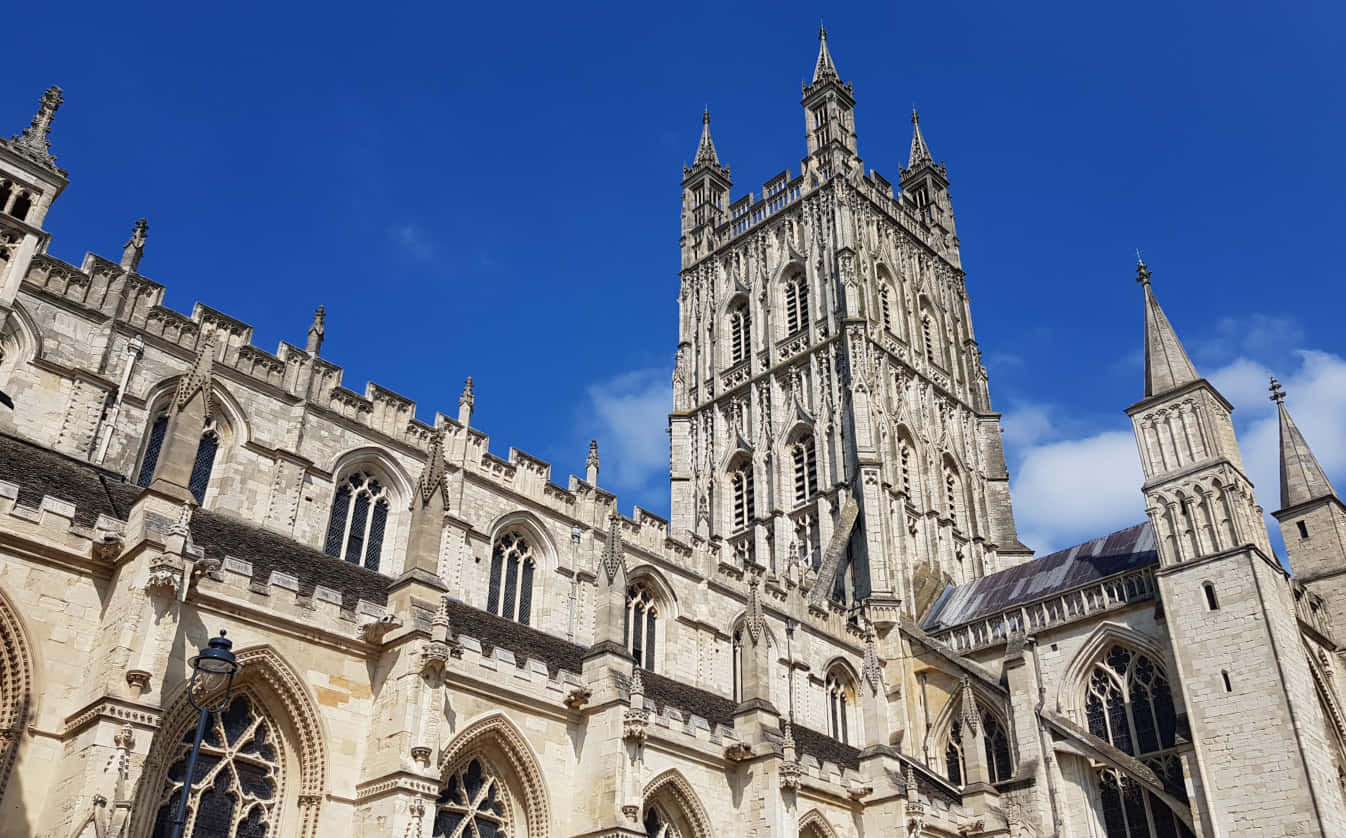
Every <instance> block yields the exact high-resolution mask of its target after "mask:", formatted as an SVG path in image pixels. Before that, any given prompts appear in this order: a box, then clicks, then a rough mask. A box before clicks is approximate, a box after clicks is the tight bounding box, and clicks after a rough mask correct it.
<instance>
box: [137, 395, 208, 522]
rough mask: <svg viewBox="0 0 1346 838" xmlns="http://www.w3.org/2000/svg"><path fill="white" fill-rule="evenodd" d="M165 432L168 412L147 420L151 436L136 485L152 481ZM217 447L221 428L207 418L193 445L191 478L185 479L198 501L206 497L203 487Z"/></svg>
mask: <svg viewBox="0 0 1346 838" xmlns="http://www.w3.org/2000/svg"><path fill="white" fill-rule="evenodd" d="M167 434H168V414H167V413H161V414H159V415H158V416H157V417H156V418H155V420H154V421H153V422H152V423H150V435H149V439H147V440H146V441H145V456H144V457H142V458H141V460H140V473H139V475H138V476H137V477H136V485H138V486H148V485H150V483H151V482H153V481H154V470H155V469H156V468H157V467H158V465H159V455H160V454H161V453H163V448H164V438H165V436H166V435H167ZM219 449H220V429H219V427H218V426H217V425H216V423H215V420H214V419H207V420H206V428H205V430H204V431H203V432H202V433H201V441H200V442H199V443H197V446H196V458H195V459H194V460H193V461H192V474H191V478H190V479H189V480H188V481H187V488H188V489H189V490H190V491H191V493H192V497H194V498H196V502H197V503H198V504H201V503H203V502H204V501H205V499H206V489H208V488H210V473H211V471H213V470H214V468H215V455H216V454H218V453H219Z"/></svg>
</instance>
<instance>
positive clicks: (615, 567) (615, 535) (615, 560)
mask: <svg viewBox="0 0 1346 838" xmlns="http://www.w3.org/2000/svg"><path fill="white" fill-rule="evenodd" d="M599 564H600V565H601V566H602V568H603V572H604V573H605V574H607V578H608V584H609V585H611V584H612V582H613V580H614V579H616V578H617V571H619V570H622V569H624V568H625V567H626V555H625V553H624V552H623V551H622V516H620V515H618V514H617V513H616V512H613V513H612V517H611V518H609V519H608V540H607V543H606V544H604V545H603V555H602V556H601V557H600V558H599Z"/></svg>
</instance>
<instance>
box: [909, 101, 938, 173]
mask: <svg viewBox="0 0 1346 838" xmlns="http://www.w3.org/2000/svg"><path fill="white" fill-rule="evenodd" d="M934 162H935V158H933V157H931V156H930V146H928V145H926V144H925V136H924V135H923V134H922V133H921V115H920V114H919V113H917V112H916V108H914V107H913V108H912V109H911V153H910V154H908V155H907V168H908V169H914V168H916V166H917V165H919V164H921V163H931V164H933V163H934Z"/></svg>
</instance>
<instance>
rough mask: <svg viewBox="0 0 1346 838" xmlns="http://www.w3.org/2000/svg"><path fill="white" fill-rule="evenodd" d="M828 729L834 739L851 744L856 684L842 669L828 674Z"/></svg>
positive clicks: (826, 686)
mask: <svg viewBox="0 0 1346 838" xmlns="http://www.w3.org/2000/svg"><path fill="white" fill-rule="evenodd" d="M825 689H826V692H827V728H828V732H830V733H831V734H832V738H833V739H835V740H837V741H838V742H841V743H843V744H847V745H849V744H851V728H852V715H853V713H854V712H855V704H856V702H855V682H854V681H853V680H852V679H851V677H850V675H849V674H848V673H847V672H845V671H844V670H842V669H840V668H834V669H832V671H830V672H828V673H827V681H826V683H825Z"/></svg>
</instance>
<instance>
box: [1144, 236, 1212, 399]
mask: <svg viewBox="0 0 1346 838" xmlns="http://www.w3.org/2000/svg"><path fill="white" fill-rule="evenodd" d="M1136 281H1137V282H1139V283H1140V284H1141V285H1142V286H1144V288H1145V397H1146V398H1149V397H1150V396H1157V395H1159V394H1161V393H1167V392H1168V391H1170V390H1176V389H1177V388H1179V387H1181V386H1183V385H1184V384H1191V383H1192V382H1193V381H1196V380H1198V379H1200V378H1201V376H1199V375H1197V374H1196V367H1194V366H1192V359H1191V358H1188V357H1187V350H1186V349H1183V347H1182V341H1180V340H1178V334H1177V333H1176V332H1174V331H1173V326H1172V324H1170V323H1169V322H1168V318H1167V317H1165V316H1164V310H1163V309H1162V308H1160V307H1159V301H1158V300H1157V299H1155V297H1154V289H1152V288H1151V287H1150V269H1149V267H1148V266H1146V264H1145V262H1144V261H1141V260H1137V261H1136Z"/></svg>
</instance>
